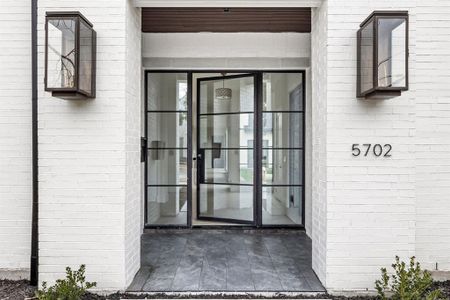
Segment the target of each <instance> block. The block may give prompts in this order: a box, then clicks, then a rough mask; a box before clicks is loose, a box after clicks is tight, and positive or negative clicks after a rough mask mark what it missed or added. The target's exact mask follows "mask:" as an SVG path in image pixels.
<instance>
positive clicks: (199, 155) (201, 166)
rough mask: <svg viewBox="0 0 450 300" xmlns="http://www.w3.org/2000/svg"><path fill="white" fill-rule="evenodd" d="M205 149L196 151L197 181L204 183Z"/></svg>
mask: <svg viewBox="0 0 450 300" xmlns="http://www.w3.org/2000/svg"><path fill="white" fill-rule="evenodd" d="M204 157H205V149H198V152H197V179H198V183H205V161H204V159H203V158H204Z"/></svg>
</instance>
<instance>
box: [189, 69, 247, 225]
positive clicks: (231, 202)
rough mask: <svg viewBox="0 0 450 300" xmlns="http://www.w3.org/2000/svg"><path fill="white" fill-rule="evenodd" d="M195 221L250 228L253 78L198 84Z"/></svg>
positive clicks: (216, 79) (206, 80)
mask: <svg viewBox="0 0 450 300" xmlns="http://www.w3.org/2000/svg"><path fill="white" fill-rule="evenodd" d="M197 91H198V95H197V101H198V103H197V105H198V119H197V120H198V129H197V130H198V137H197V138H198V145H197V147H198V149H197V154H198V155H197V179H198V180H197V182H198V184H197V197H198V209H197V213H198V219H200V220H202V219H203V220H211V221H215V220H217V221H221V222H231V223H243V224H253V223H254V215H255V212H254V209H255V205H254V203H255V196H254V188H253V185H254V168H253V167H254V165H255V164H254V161H253V157H254V152H255V149H254V147H253V141H254V139H255V128H254V127H255V126H254V120H255V118H254V115H255V114H254V107H255V76H254V75H248V74H245V75H235V76H222V77H211V78H201V79H199V80H198V88H197Z"/></svg>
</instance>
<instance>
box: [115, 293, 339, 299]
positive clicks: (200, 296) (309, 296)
mask: <svg viewBox="0 0 450 300" xmlns="http://www.w3.org/2000/svg"><path fill="white" fill-rule="evenodd" d="M127 295H130V297H129V298H121V299H122V300H131V299H133V300H135V299H155V300H157V299H161V300H163V299H164V300H167V299H186V300H190V299H202V300H206V299H211V300H219V299H266V300H270V299H286V300H288V299H295V300H301V299H305V300H306V299H316V300H331V298H328V295H327V294H325V293H323V292H220V291H217V292H205V291H201V292H127ZM131 295H133V296H131ZM137 296H142V298H136V297H137Z"/></svg>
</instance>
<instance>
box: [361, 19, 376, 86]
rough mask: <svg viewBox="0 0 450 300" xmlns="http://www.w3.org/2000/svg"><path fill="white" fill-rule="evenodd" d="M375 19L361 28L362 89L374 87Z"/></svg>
mask: <svg viewBox="0 0 450 300" xmlns="http://www.w3.org/2000/svg"><path fill="white" fill-rule="evenodd" d="M373 23H374V22H373V21H371V22H369V23H368V24H367V25H366V26H365V27H364V28H362V29H361V66H360V68H361V69H360V72H361V90H362V91H367V90H370V89H372V88H373V85H374V82H373V56H374V51H373V43H374V40H373V30H374V26H373Z"/></svg>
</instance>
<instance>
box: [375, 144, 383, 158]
mask: <svg viewBox="0 0 450 300" xmlns="http://www.w3.org/2000/svg"><path fill="white" fill-rule="evenodd" d="M382 153H383V148H382V147H381V145H380V144H375V146H373V154H374V155H375V156H377V157H378V156H381V154H382Z"/></svg>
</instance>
